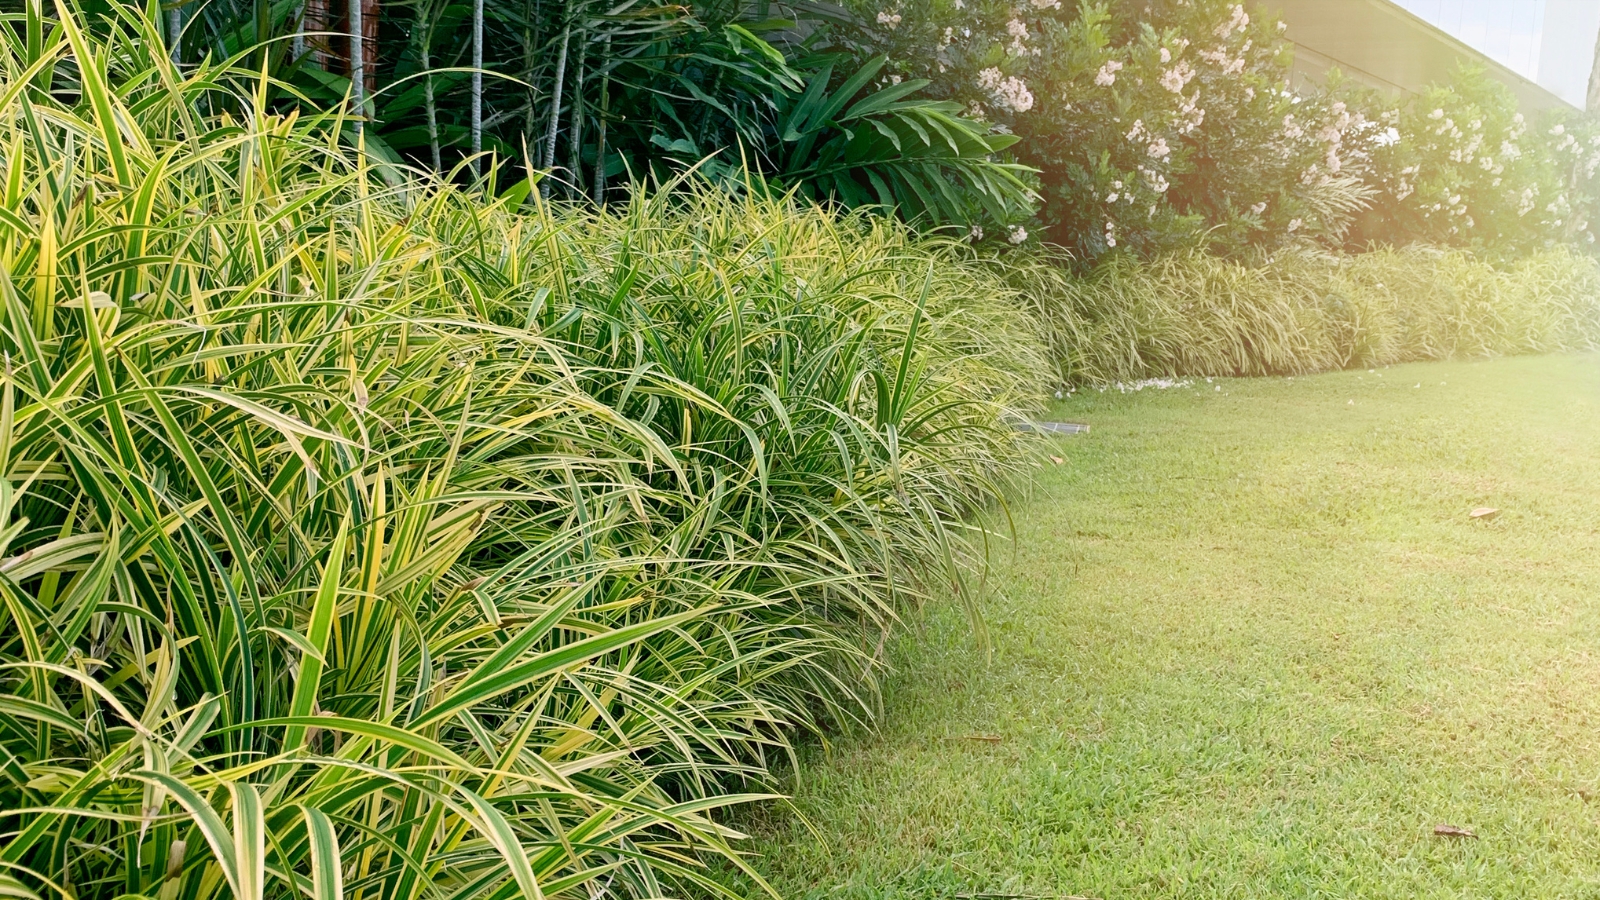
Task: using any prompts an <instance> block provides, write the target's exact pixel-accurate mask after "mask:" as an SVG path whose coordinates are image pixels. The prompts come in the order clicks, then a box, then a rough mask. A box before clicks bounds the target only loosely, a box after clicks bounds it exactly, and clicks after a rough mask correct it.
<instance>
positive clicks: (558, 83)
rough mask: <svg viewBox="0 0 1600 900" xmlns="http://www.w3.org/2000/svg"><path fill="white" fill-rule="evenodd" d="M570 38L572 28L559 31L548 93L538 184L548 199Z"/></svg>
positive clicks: (567, 27)
mask: <svg viewBox="0 0 1600 900" xmlns="http://www.w3.org/2000/svg"><path fill="white" fill-rule="evenodd" d="M571 37H572V26H571V25H570V24H569V25H567V26H566V27H564V28H562V29H561V51H560V52H559V53H557V54H556V78H555V86H554V87H553V88H552V89H551V92H550V133H549V135H548V136H547V137H546V138H545V145H544V167H545V170H546V174H545V177H544V180H543V181H540V182H539V193H540V194H541V195H542V196H543V197H544V198H545V199H546V200H548V199H550V177H551V175H553V174H554V170H555V167H556V135H557V134H558V133H559V132H560V131H561V88H562V83H563V82H564V81H566V78H567V42H568V40H570V39H571Z"/></svg>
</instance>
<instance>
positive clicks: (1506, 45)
mask: <svg viewBox="0 0 1600 900" xmlns="http://www.w3.org/2000/svg"><path fill="white" fill-rule="evenodd" d="M1394 2H1395V3H1396V4H1398V5H1399V6H1401V7H1404V8H1405V9H1407V10H1409V11H1411V12H1412V13H1413V14H1415V15H1416V16H1417V17H1419V18H1422V19H1426V20H1427V21H1428V22H1430V23H1432V24H1433V25H1434V26H1436V27H1438V28H1439V29H1440V30H1441V31H1444V32H1445V33H1446V34H1449V35H1451V36H1452V37H1454V38H1456V39H1457V40H1459V41H1461V42H1462V43H1463V44H1466V45H1467V46H1469V47H1471V48H1473V49H1474V50H1477V51H1478V52H1480V53H1482V54H1483V55H1484V56H1487V57H1489V58H1490V59H1492V60H1494V61H1495V62H1498V63H1500V64H1501V65H1503V66H1505V67H1506V68H1508V69H1510V70H1511V71H1513V72H1516V73H1517V74H1519V75H1522V76H1523V77H1525V78H1527V79H1528V80H1530V81H1540V79H1539V66H1540V56H1541V49H1542V48H1541V46H1540V45H1541V44H1542V42H1543V38H1544V36H1545V35H1546V34H1548V30H1547V29H1546V26H1545V20H1546V16H1547V12H1548V7H1549V6H1552V5H1556V6H1560V5H1564V4H1565V3H1576V4H1580V5H1586V6H1590V7H1593V8H1594V9H1596V10H1600V0H1394ZM1589 40H1590V45H1591V46H1590V49H1591V50H1593V41H1594V33H1593V32H1592V31H1591V32H1590V34H1589ZM1584 76H1585V77H1586V78H1587V77H1588V73H1587V72H1585V73H1584ZM1541 83H1542V81H1541ZM1556 93H1557V94H1560V93H1561V92H1559V91H1557V92H1556ZM1561 96H1563V97H1564V96H1565V95H1564V94H1562V95H1561ZM1580 105H1581V104H1580Z"/></svg>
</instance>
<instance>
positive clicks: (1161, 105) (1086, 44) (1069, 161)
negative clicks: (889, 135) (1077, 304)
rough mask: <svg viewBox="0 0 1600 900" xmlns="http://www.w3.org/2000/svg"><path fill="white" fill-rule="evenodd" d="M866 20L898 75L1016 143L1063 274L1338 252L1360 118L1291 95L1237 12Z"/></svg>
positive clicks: (980, 4) (1077, 10) (1096, 11)
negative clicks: (1288, 248) (1078, 263)
mask: <svg viewBox="0 0 1600 900" xmlns="http://www.w3.org/2000/svg"><path fill="white" fill-rule="evenodd" d="M877 20H878V21H879V22H880V23H885V24H887V23H889V22H892V23H893V27H892V28H888V27H886V28H885V30H884V32H883V33H882V34H880V35H878V36H877V37H878V39H879V40H881V41H882V42H883V44H884V45H885V46H886V47H887V48H888V49H889V50H890V52H891V54H892V56H893V58H895V59H896V60H899V66H900V72H901V73H902V74H904V75H908V76H917V77H925V78H929V79H932V81H933V83H934V85H935V88H934V89H935V90H936V91H938V92H940V93H942V94H943V95H944V96H948V97H951V98H954V99H958V100H961V101H963V102H964V103H965V104H966V108H967V111H968V113H969V114H971V115H974V116H978V117H981V118H984V119H987V120H989V121H992V122H995V123H997V124H998V125H1000V126H1001V127H1004V128H1006V129H1008V130H1010V131H1011V132H1012V133H1014V134H1016V135H1017V136H1018V137H1020V138H1021V141H1020V143H1019V144H1018V145H1017V147H1016V149H1015V151H1014V152H1016V153H1017V155H1018V158H1019V160H1020V161H1022V162H1024V163H1026V164H1028V165H1030V166H1034V167H1036V168H1038V169H1039V170H1040V176H1039V180H1040V193H1041V194H1042V196H1043V199H1044V202H1043V205H1042V209H1041V212H1040V215H1039V218H1040V221H1039V223H1038V227H1037V228H1035V229H1034V233H1035V234H1037V235H1038V236H1040V237H1043V238H1045V239H1047V240H1049V241H1051V242H1054V243H1057V244H1061V245H1063V246H1065V247H1067V248H1069V249H1071V250H1072V251H1074V253H1075V255H1076V256H1077V257H1078V258H1080V259H1093V258H1095V257H1098V256H1100V255H1101V254H1103V253H1105V252H1106V251H1109V250H1113V249H1116V248H1119V247H1120V248H1124V249H1128V250H1134V251H1139V252H1145V253H1149V252H1156V251H1161V250H1168V249H1174V248H1177V247H1189V246H1194V245H1196V244H1197V243H1207V244H1210V245H1212V246H1213V247H1214V248H1215V249H1220V250H1237V249H1240V248H1244V247H1251V246H1260V247H1267V248H1271V247H1275V246H1278V245H1281V244H1285V243H1290V242H1298V241H1301V240H1304V239H1306V238H1308V237H1324V238H1337V237H1338V236H1339V235H1340V233H1341V232H1342V230H1343V228H1344V227H1345V226H1346V225H1347V224H1348V222H1349V218H1350V214H1351V213H1352V212H1354V211H1355V208H1356V206H1357V205H1358V201H1359V199H1360V197H1361V196H1362V191H1361V189H1360V188H1359V186H1358V185H1357V184H1356V182H1355V181H1354V180H1353V179H1352V178H1351V177H1350V176H1349V175H1348V174H1346V172H1347V171H1348V170H1349V169H1350V168H1351V163H1352V162H1354V163H1356V165H1355V166H1354V168H1355V169H1357V170H1360V169H1361V168H1362V166H1363V165H1364V163H1365V160H1364V158H1361V157H1362V154H1361V153H1360V151H1358V150H1356V149H1355V148H1352V147H1350V146H1348V145H1347V135H1349V134H1351V133H1353V132H1360V131H1361V130H1362V129H1363V128H1364V127H1365V126H1366V125H1367V122H1366V119H1365V118H1364V117H1363V116H1362V115H1361V114H1360V113H1359V112H1357V111H1355V110H1353V109H1351V108H1349V107H1348V106H1347V105H1346V104H1345V103H1343V102H1340V101H1338V100H1336V99H1331V98H1320V97H1302V96H1294V95H1292V94H1290V93H1289V91H1288V90H1287V89H1286V86H1287V78H1288V64H1289V55H1288V53H1287V50H1286V45H1285V44H1284V43H1283V41H1282V40H1281V39H1280V38H1279V36H1278V35H1279V31H1280V29H1279V26H1278V24H1277V22H1276V21H1273V20H1270V19H1267V18H1265V17H1258V16H1255V15H1252V14H1251V13H1249V12H1247V11H1246V9H1245V8H1244V6H1242V5H1240V4H1237V3H1229V2H1223V0H1192V2H1186V0H1156V2H1152V3H1151V4H1150V5H1148V6H1144V5H1142V4H1141V5H1140V6H1139V7H1138V8H1133V5H1132V4H1126V3H1123V4H1108V3H1104V2H1100V3H1092V2H1088V0H1084V2H1081V3H1080V4H1079V5H1078V6H1076V7H1070V8H1069V7H1064V6H1063V5H1062V4H1061V3H1060V2H1059V0H1028V2H1027V3H1025V4H1024V3H1013V2H1010V0H899V3H898V5H896V6H895V7H894V8H893V9H884V10H880V11H879V12H878V13H877Z"/></svg>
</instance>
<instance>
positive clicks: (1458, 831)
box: [1433, 825, 1477, 838]
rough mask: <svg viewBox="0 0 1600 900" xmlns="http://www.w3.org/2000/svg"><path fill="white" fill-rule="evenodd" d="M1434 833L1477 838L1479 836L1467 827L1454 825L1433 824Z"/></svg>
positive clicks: (1443, 835)
mask: <svg viewBox="0 0 1600 900" xmlns="http://www.w3.org/2000/svg"><path fill="white" fill-rule="evenodd" d="M1433 833H1434V834H1436V835H1438V836H1440V837H1457V838H1475V837H1477V835H1475V834H1473V833H1472V832H1470V831H1468V830H1467V829H1465V828H1457V827H1456V826H1454V825H1435V826H1433Z"/></svg>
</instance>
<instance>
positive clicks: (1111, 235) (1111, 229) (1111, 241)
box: [1106, 221, 1117, 247]
mask: <svg viewBox="0 0 1600 900" xmlns="http://www.w3.org/2000/svg"><path fill="white" fill-rule="evenodd" d="M1116 245H1117V223H1115V222H1110V221H1108V222H1106V246H1107V247H1115V246H1116Z"/></svg>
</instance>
